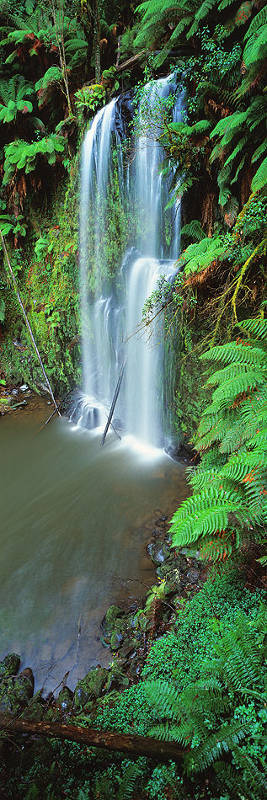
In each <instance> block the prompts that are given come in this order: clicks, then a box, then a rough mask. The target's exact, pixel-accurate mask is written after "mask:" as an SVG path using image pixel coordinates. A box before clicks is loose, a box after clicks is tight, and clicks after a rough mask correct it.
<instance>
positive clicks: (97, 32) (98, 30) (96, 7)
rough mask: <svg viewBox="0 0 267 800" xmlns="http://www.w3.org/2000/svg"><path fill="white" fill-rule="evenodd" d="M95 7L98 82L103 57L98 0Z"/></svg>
mask: <svg viewBox="0 0 267 800" xmlns="http://www.w3.org/2000/svg"><path fill="white" fill-rule="evenodd" d="M94 7H95V14H94V16H95V79H96V83H100V80H101V58H100V14H99V5H98V0H95V2H94Z"/></svg>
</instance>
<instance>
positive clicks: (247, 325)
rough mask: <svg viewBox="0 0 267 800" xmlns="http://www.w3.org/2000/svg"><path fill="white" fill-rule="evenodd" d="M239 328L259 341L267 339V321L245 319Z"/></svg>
mask: <svg viewBox="0 0 267 800" xmlns="http://www.w3.org/2000/svg"><path fill="white" fill-rule="evenodd" d="M239 327H240V328H242V329H245V330H246V331H248V332H249V333H252V334H253V335H254V336H255V337H257V339H267V319H262V318H261V317H260V318H259V319H243V320H242V322H240V323H239Z"/></svg>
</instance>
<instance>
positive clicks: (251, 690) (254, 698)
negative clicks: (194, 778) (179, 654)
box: [145, 612, 267, 800]
mask: <svg viewBox="0 0 267 800" xmlns="http://www.w3.org/2000/svg"><path fill="white" fill-rule="evenodd" d="M264 635H265V626H264V615H263V612H261V613H260V614H259V615H258V616H257V617H256V618H255V619H254V620H253V621H249V620H248V619H247V617H246V616H245V615H241V614H239V615H238V616H237V618H236V621H235V626H234V627H232V629H231V630H230V631H227V632H222V633H221V637H220V638H219V639H218V642H217V645H216V647H215V657H214V658H213V659H212V660H207V661H204V662H203V663H202V667H201V677H200V679H198V680H197V681H195V682H193V683H190V684H188V686H186V688H184V689H183V690H182V691H181V692H179V691H177V688H176V686H175V683H174V684H169V683H163V682H162V681H159V680H158V681H152V682H150V683H147V684H146V685H145V692H146V695H147V698H148V701H149V703H151V706H152V708H153V713H155V712H156V714H157V716H158V719H159V721H160V722H159V723H158V724H157V725H154V726H153V727H152V728H151V731H150V732H151V735H152V736H156V737H157V738H162V739H167V740H171V741H175V742H178V743H179V744H182V746H183V747H184V748H185V750H186V751H187V752H186V755H185V759H184V762H185V769H186V771H187V773H188V774H189V775H192V773H193V774H195V773H199V772H205V771H207V770H208V769H209V768H210V767H211V766H212V767H213V768H214V772H215V775H214V783H215V785H216V784H217V786H218V788H219V789H220V790H221V791H223V790H225V789H226V790H227V791H229V792H231V795H230V796H235V797H240V798H242V797H243V796H244V793H246V794H247V792H249V797H250V798H251V800H252V798H255V800H256V798H258V797H264V795H265V791H266V777H267V776H266V775H265V774H264V761H263V750H264V721H265V711H264V675H263V661H264V649H263V646H262V644H263V639H264ZM227 756H228V757H227ZM229 756H230V758H229ZM232 792H233V794H232Z"/></svg>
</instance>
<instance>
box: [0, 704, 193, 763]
mask: <svg viewBox="0 0 267 800" xmlns="http://www.w3.org/2000/svg"><path fill="white" fill-rule="evenodd" d="M0 729H1V730H3V731H6V732H7V733H9V734H10V733H25V734H30V735H32V736H49V737H52V738H53V739H67V740H68V741H71V742H78V743H79V744H83V745H85V746H86V747H99V748H101V749H104V750H111V751H113V750H115V751H119V752H121V753H128V755H130V756H133V757H135V756H147V757H148V758H155V759H156V760H157V761H168V760H169V759H172V761H181V759H182V757H183V756H184V753H185V751H184V750H179V749H178V748H177V746H176V744H175V743H174V742H161V741H158V739H152V738H150V737H146V736H137V735H131V734H123V733H117V732H115V731H99V730H95V729H94V728H81V727H79V726H78V725H63V724H59V723H54V722H46V721H42V722H34V721H33V720H28V719H21V718H17V719H16V718H13V717H9V716H6V715H5V714H1V713H0Z"/></svg>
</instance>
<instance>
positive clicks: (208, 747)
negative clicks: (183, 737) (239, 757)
mask: <svg viewBox="0 0 267 800" xmlns="http://www.w3.org/2000/svg"><path fill="white" fill-rule="evenodd" d="M248 729H249V724H248V723H245V722H244V723H243V724H241V723H240V722H230V723H228V724H225V725H221V727H220V728H218V730H217V731H216V733H212V734H211V736H209V737H208V739H207V740H206V741H205V742H204V744H201V745H200V747H197V748H195V749H194V752H193V754H192V755H191V753H190V755H189V756H187V757H186V766H187V771H188V773H189V774H190V773H194V772H203V771H204V770H205V769H207V768H208V767H210V766H211V764H213V763H214V761H216V760H217V759H218V758H220V757H221V756H223V755H224V754H225V753H229V751H231V750H232V749H233V747H235V746H236V745H237V744H239V742H240V741H242V739H244V737H245V736H246V734H247V732H248Z"/></svg>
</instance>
